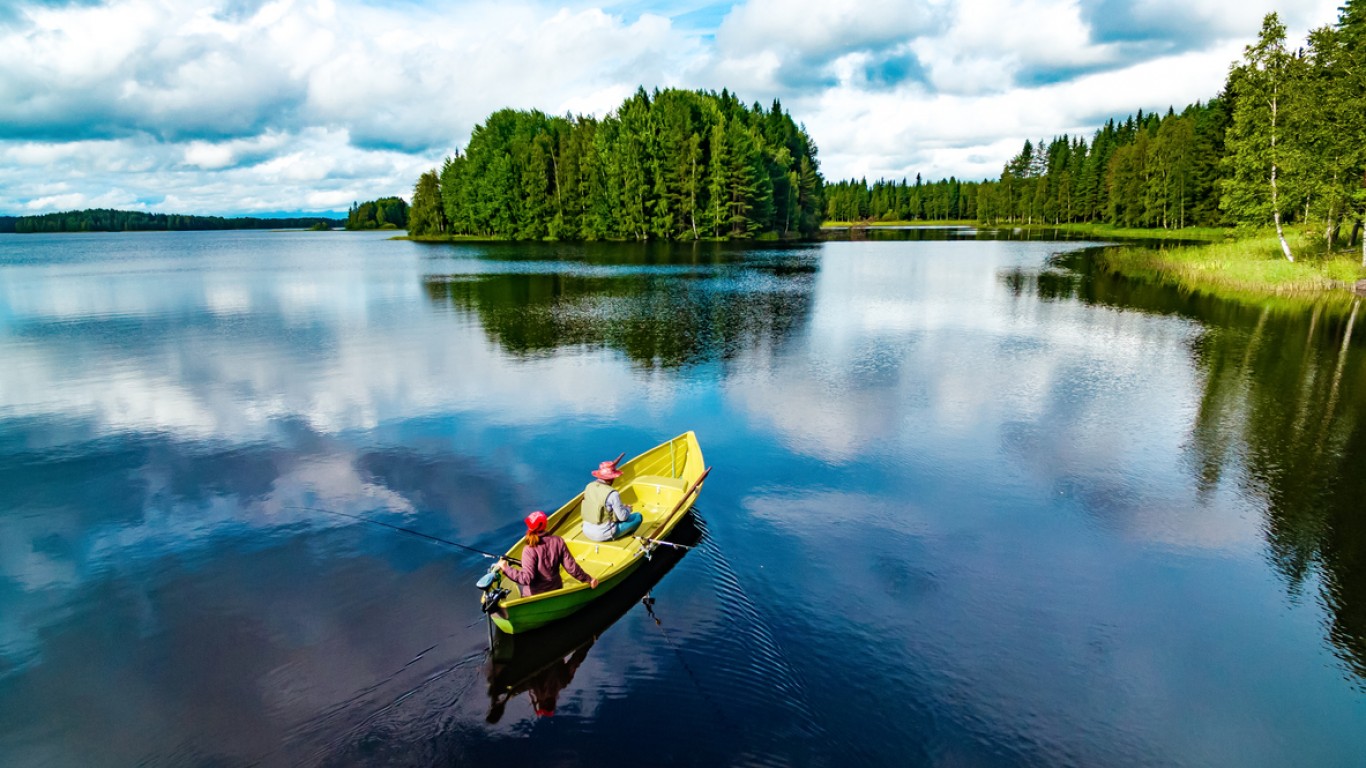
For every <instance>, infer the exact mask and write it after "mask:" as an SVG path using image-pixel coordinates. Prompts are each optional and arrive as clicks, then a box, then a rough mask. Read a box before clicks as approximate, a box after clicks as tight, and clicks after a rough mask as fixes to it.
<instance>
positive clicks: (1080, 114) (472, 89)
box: [0, 0, 1338, 214]
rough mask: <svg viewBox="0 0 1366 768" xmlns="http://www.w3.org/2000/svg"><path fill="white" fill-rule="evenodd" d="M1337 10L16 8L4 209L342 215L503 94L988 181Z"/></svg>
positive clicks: (858, 167)
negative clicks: (652, 92) (689, 101)
mask: <svg viewBox="0 0 1366 768" xmlns="http://www.w3.org/2000/svg"><path fill="white" fill-rule="evenodd" d="M1337 4H1338V0H1286V1H1285V2H1280V3H1279V4H1277V5H1275V6H1272V5H1266V6H1262V5H1260V4H1258V3H1255V2H1254V3H1248V2H1247V1H1246V0H1146V1H1140V2H1122V1H1121V0H1011V1H1007V0H962V1H961V2H949V1H948V0H899V1H898V0H744V1H743V2H728V3H716V2H706V1H705V0H673V1H669V0H650V1H649V2H610V1H609V2H596V3H594V2H578V1H576V0H567V1H562V2H541V1H540V0H497V1H496V2H482V1H480V2H468V1H465V0H432V1H429V2H420V1H419V0H399V1H398V2H385V3H381V2H365V1H364V0H105V1H101V0H6V3H5V4H4V5H3V6H2V7H0V213H8V214H24V213H40V212H45V211H53V210H66V209H71V208H84V207H116V208H129V209H144V210H158V211H174V212H184V213H204V214H252V213H263V212H276V211H344V210H345V209H346V207H347V206H348V205H349V204H350V203H351V202H352V201H353V200H364V199H369V198H374V197H378V196H381V195H390V194H401V195H404V196H407V195H409V194H410V192H411V187H412V184H413V182H414V181H415V180H416V177H417V175H418V174H419V173H420V172H421V171H423V170H425V169H427V168H431V167H435V166H437V165H438V164H439V163H440V161H441V159H442V158H443V157H445V156H446V155H448V154H449V153H451V152H452V151H454V150H455V149H457V148H459V147H461V146H463V144H464V143H465V141H466V140H467V139H468V137H469V134H470V131H471V129H472V128H473V127H474V125H475V124H477V123H478V122H480V121H481V120H483V118H484V117H485V116H487V115H488V114H489V113H490V112H492V111H493V110H495V109H498V108H500V107H504V106H512V107H518V108H538V109H542V110H544V111H547V112H551V113H557V114H561V113H565V112H573V113H597V114H602V113H605V112H606V111H608V110H610V109H612V108H613V107H614V106H615V105H617V104H618V103H620V101H621V100H622V98H624V97H625V96H626V95H628V94H629V93H630V92H632V91H634V90H635V88H636V87H637V86H638V85H644V86H645V87H646V88H654V87H669V86H677V87H684V88H714V89H717V90H719V89H721V88H722V87H727V88H730V89H731V90H732V91H734V92H736V93H738V94H739V95H740V97H741V98H743V99H745V100H746V101H758V102H761V103H764V104H768V103H769V102H771V101H772V100H773V99H774V98H778V99H781V100H782V102H783V104H784V106H785V107H786V108H787V109H788V110H789V111H790V112H791V113H792V115H793V116H794V117H795V118H796V119H797V120H798V121H800V122H802V123H804V124H805V125H806V126H807V129H808V130H809V132H810V133H811V135H812V136H813V138H814V139H815V141H816V143H817V145H818V147H819V149H820V158H821V162H822V167H823V170H824V172H825V174H826V177H827V178H830V179H840V178H847V177H860V176H864V177H867V178H869V179H873V178H878V177H889V178H900V177H903V176H906V177H913V176H914V175H915V174H917V173H920V174H923V175H924V176H925V177H926V178H940V177H945V176H950V175H954V176H958V177H959V178H969V179H978V178H987V177H992V176H995V175H997V174H999V172H1000V168H1001V165H1002V164H1003V163H1004V162H1005V160H1006V159H1007V158H1008V157H1009V156H1010V155H1012V154H1014V153H1016V152H1018V150H1019V147H1020V144H1021V143H1022V142H1023V141H1024V139H1026V138H1032V139H1038V138H1041V137H1050V136H1053V135H1056V134H1060V133H1072V134H1076V133H1082V134H1084V135H1089V134H1090V133H1091V132H1092V131H1094V130H1095V128H1096V126H1097V125H1098V124H1099V123H1101V122H1103V121H1104V120H1105V119H1106V118H1108V117H1111V116H1123V115H1126V114H1129V113H1130V112H1132V111H1133V110H1135V109H1139V108H1142V109H1145V110H1152V109H1164V110H1165V109H1166V107H1168V106H1169V105H1175V106H1176V107H1177V108H1178V109H1179V108H1180V107H1182V106H1184V105H1185V104H1187V103H1190V102H1192V101H1196V100H1202V99H1206V98H1209V97H1210V96H1213V95H1215V94H1217V93H1218V91H1219V89H1220V87H1221V86H1222V83H1223V80H1224V76H1225V74H1226V72H1227V70H1228V66H1229V64H1230V63H1231V62H1232V61H1233V60H1235V59H1236V58H1237V57H1238V56H1239V54H1240V53H1241V50H1242V47H1243V46H1244V45H1245V44H1246V43H1247V42H1249V41H1250V40H1251V39H1252V37H1253V36H1254V35H1255V34H1256V31H1257V29H1258V27H1259V25H1260V21H1261V17H1262V15H1263V14H1265V13H1266V12H1268V11H1271V10H1275V11H1278V12H1279V13H1280V14H1281V15H1282V19H1283V20H1284V21H1286V22H1287V24H1288V25H1289V27H1290V29H1291V35H1292V39H1296V40H1299V39H1303V35H1304V33H1305V32H1306V31H1307V30H1308V29H1309V28H1311V27H1316V26H1321V25H1324V24H1328V23H1331V22H1332V21H1333V20H1334V19H1335V18H1336V6H1337Z"/></svg>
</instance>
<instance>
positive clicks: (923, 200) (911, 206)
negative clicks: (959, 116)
mask: <svg viewBox="0 0 1366 768" xmlns="http://www.w3.org/2000/svg"><path fill="white" fill-rule="evenodd" d="M980 187H981V183H980V182H975V181H959V180H958V179H956V178H953V177H950V178H948V179H947V180H940V181H931V182H925V181H924V180H922V179H921V178H920V174H918V173H917V174H916V175H915V183H914V184H912V183H908V182H907V181H906V180H905V179H902V180H900V181H886V180H878V181H875V182H873V183H872V184H869V183H868V180H867V179H859V180H857V181H841V182H836V183H834V184H828V185H826V187H825V218H827V219H830V220H833V221H866V220H878V221H946V220H956V219H970V220H976V219H977V200H978V194H979V189H980Z"/></svg>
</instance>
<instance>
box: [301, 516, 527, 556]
mask: <svg viewBox="0 0 1366 768" xmlns="http://www.w3.org/2000/svg"><path fill="white" fill-rule="evenodd" d="M285 509H301V510H306V511H309V512H326V513H328V514H329V515H340V516H341V517H349V518H351V519H352V520H359V521H360V522H362V523H370V524H371V525H382V526H384V527H385V528H388V529H390V530H394V531H398V532H400V533H408V534H412V535H413V536H418V537H421V538H424V539H427V540H428V541H435V542H436V543H438V544H445V545H447V546H450V547H456V548H458V549H463V550H465V551H466V552H473V553H474V554H476V555H483V556H484V557H487V558H489V559H490V560H497V559H499V558H502V559H504V560H507V561H508V562H509V563H512V564H514V565H521V564H522V561H520V560H518V559H517V558H515V557H507V556H506V555H495V554H493V553H492V552H485V551H484V550H482V549H475V548H474V547H470V546H466V545H464V544H461V543H459V542H456V541H451V540H450V539H443V538H441V537H440V536H433V535H431V534H429V533H423V532H422V531H414V530H413V529H412V528H404V527H403V526H401V525H390V524H389V523H385V522H381V521H379V520H372V519H370V518H368V517H361V516H360V515H352V514H348V513H346V512H338V511H337V510H335V509H323V508H322V507H297V506H289V507H285Z"/></svg>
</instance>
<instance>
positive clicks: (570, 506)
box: [499, 430, 705, 616]
mask: <svg viewBox="0 0 1366 768" xmlns="http://www.w3.org/2000/svg"><path fill="white" fill-rule="evenodd" d="M679 440H685V441H687V443H688V444H689V447H690V448H696V449H697V454H698V456H699V457H700V455H701V450H702V448H701V445H699V444H698V442H697V435H696V433H695V432H694V431H693V430H688V431H687V432H684V433H682V434H680V435H676V436H674V437H672V438H669V439H668V440H665V441H664V442H662V443H660V444H658V445H655V446H651V447H650V448H647V449H646V450H644V451H642V452H641V453H639V454H637V455H635V456H632V457H631V458H630V459H628V460H627V461H626V462H624V463H623V464H622V465H621V466H622V467H623V468H625V467H629V466H631V465H632V464H633V463H635V462H637V461H640V460H641V459H644V458H645V457H647V456H649V455H650V454H652V453H654V452H656V451H659V450H660V449H670V450H672V446H673V445H674V444H675V443H677V442H678V441H679ZM692 453H693V452H692V451H691V450H690V451H689V461H688V462H687V463H685V464H684V465H683V467H682V469H683V473H682V474H681V475H680V476H679V477H677V478H673V479H681V480H685V481H687V480H689V479H691V480H693V481H695V479H696V478H698V477H701V476H702V473H703V472H704V471H705V468H704V467H702V462H701V461H698V462H696V471H695V474H693V473H690V472H689V471H688V470H689V469H690V468H692V467H693V466H694V462H693V461H692V458H693V456H692ZM641 477H648V475H641ZM697 490H698V491H699V492H700V490H701V489H700V488H699V489H697ZM683 493H684V494H685V496H684V497H682V500H684V501H687V500H688V497H691V498H692V499H696V497H697V492H694V493H691V494H689V493H688V486H687V484H686V483H685V487H684V491H683ZM583 494H584V492H583V491H579V492H578V493H577V494H575V495H574V497H573V498H572V499H570V500H569V501H567V502H565V503H564V504H563V505H561V506H560V508H559V509H557V510H555V512H554V514H552V515H551V516H550V518H549V521H548V522H547V525H546V532H547V533H548V534H549V535H561V534H557V533H556V532H555V531H556V530H557V529H559V527H560V526H561V525H563V524H564V523H566V522H570V524H572V521H569V520H568V518H569V517H570V514H569V513H570V512H572V511H573V510H574V509H577V508H578V505H579V503H580V502H581V501H582V500H583ZM692 506H693V502H692V501H688V503H687V504H685V505H684V507H683V508H682V509H680V510H677V511H678V512H683V511H686V510H688V509H691V508H692ZM683 517H684V516H683V515H682V514H675V515H673V519H672V520H668V519H666V520H665V521H664V522H668V523H669V525H668V527H667V528H661V529H659V530H656V531H653V532H652V536H651V537H652V538H663V537H665V536H668V535H669V533H670V531H672V530H673V529H674V527H676V526H677V525H678V521H679V520H682V519H683ZM524 538H525V537H523V538H519V539H518V540H517V541H516V542H515V543H513V545H512V546H511V547H510V548H508V550H507V552H506V554H505V555H504V557H512V553H513V552H515V551H516V550H517V548H518V547H520V546H521V545H522V543H523V539H524ZM652 550H653V547H648V546H647V543H646V542H644V541H640V540H639V539H638V538H637V549H636V550H635V551H634V552H630V553H629V555H628V556H627V557H626V558H624V559H623V560H622V561H621V562H619V563H616V564H614V565H612V566H611V567H609V568H608V569H607V570H606V571H604V572H603V573H602V574H600V575H599V576H597V580H598V584H599V586H601V585H603V584H605V583H606V582H608V581H610V580H611V579H614V578H617V577H618V576H620V575H623V574H625V573H626V572H627V571H628V570H630V569H633V568H635V567H636V566H637V565H638V564H639V563H640V558H641V556H642V555H645V554H646V553H647V552H649V551H652ZM503 578H506V577H503ZM586 589H592V587H590V586H589V585H588V584H586V583H584V582H582V581H575V582H574V583H572V584H570V583H566V584H565V585H564V586H562V587H560V588H559V589H554V590H551V591H549V592H541V593H539V594H535V595H527V596H522V595H516V596H515V597H514V596H513V595H509V596H508V597H507V598H505V599H504V600H503V601H502V603H501V604H500V605H499V611H500V612H501V613H504V615H505V616H506V612H507V611H508V609H510V608H519V607H525V606H529V605H533V604H536V603H540V602H546V601H549V600H554V599H558V598H565V597H569V596H571V595H574V594H577V593H579V592H582V591H583V590H586Z"/></svg>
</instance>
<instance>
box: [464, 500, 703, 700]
mask: <svg viewBox="0 0 1366 768" xmlns="http://www.w3.org/2000/svg"><path fill="white" fill-rule="evenodd" d="M696 514H697V511H696V510H695V509H694V510H692V511H690V512H688V513H687V515H685V516H684V518H683V519H682V520H681V521H680V522H679V523H678V525H677V526H675V527H674V529H673V532H672V533H671V534H670V535H669V537H668V538H667V539H666V541H670V542H673V543H675V544H679V545H682V546H684V547H693V546H696V545H697V544H698V543H699V542H701V540H702V527H701V526H700V525H699V523H698V521H697V519H696V518H695V515H696ZM687 552H688V550H686V549H680V548H678V547H668V546H661V547H659V548H658V549H656V550H655V552H654V554H653V555H652V556H651V558H650V560H648V561H647V562H645V563H643V564H642V565H641V566H640V567H639V568H637V569H636V570H635V572H634V573H632V574H631V575H630V576H628V577H626V580H625V581H623V582H621V583H620V584H618V585H617V586H616V587H614V588H613V589H612V590H611V591H610V592H608V593H607V594H605V595H603V596H602V597H600V598H598V599H597V600H594V601H593V602H592V603H590V604H589V605H588V606H586V607H584V608H583V609H582V610H580V611H578V612H577V613H575V614H574V615H572V616H569V617H567V618H564V619H561V620H559V621H556V622H554V623H552V624H549V625H547V626H544V627H541V628H539V629H534V630H531V631H529V632H520V633H518V634H516V635H509V634H505V633H503V632H502V631H499V630H495V631H494V634H493V648H492V650H491V652H490V653H489V666H488V680H489V713H488V717H487V718H486V719H487V721H488V722H489V723H496V722H498V721H499V720H501V719H502V717H503V710H504V708H505V707H506V706H507V703H508V702H509V701H511V700H512V699H514V698H516V697H517V696H519V695H520V694H522V693H523V692H525V693H527V694H528V695H529V696H530V698H531V704H532V707H533V708H534V709H535V710H536V714H537V715H540V716H541V717H547V716H550V715H552V714H554V713H555V707H556V704H557V702H558V699H559V696H560V691H562V690H564V688H565V687H566V686H568V685H569V683H570V682H571V681H572V680H573V679H574V673H575V672H577V671H578V668H579V665H580V664H582V663H583V661H584V659H586V658H588V652H589V651H590V650H591V649H592V648H593V644H594V643H595V642H597V639H598V636H599V635H601V634H602V633H603V632H606V631H607V629H608V628H609V627H611V626H612V625H613V624H615V623H616V621H617V619H620V618H621V617H622V616H624V615H626V613H627V611H629V610H631V608H632V606H635V605H636V604H638V603H644V605H645V609H646V610H647V611H650V614H651V616H652V617H653V615H654V611H653V609H652V606H653V604H654V598H652V597H650V590H651V589H653V588H654V586H655V585H656V584H658V583H659V580H660V579H662V578H664V574H666V573H668V572H669V570H670V569H671V568H673V567H674V565H675V564H677V563H678V561H679V560H681V559H682V558H683V556H684V555H685V554H687ZM656 621H658V620H656Z"/></svg>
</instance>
